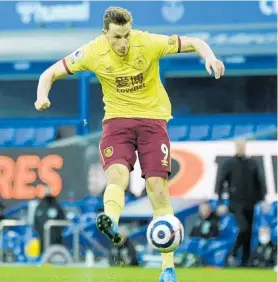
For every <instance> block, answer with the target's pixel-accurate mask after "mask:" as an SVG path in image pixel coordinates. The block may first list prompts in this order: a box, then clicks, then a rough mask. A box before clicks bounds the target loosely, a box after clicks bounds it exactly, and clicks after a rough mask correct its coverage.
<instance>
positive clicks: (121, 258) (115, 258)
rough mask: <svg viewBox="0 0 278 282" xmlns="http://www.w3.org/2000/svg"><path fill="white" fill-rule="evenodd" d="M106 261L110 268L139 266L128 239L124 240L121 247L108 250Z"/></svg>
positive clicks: (134, 251) (133, 248)
mask: <svg viewBox="0 0 278 282" xmlns="http://www.w3.org/2000/svg"><path fill="white" fill-rule="evenodd" d="M108 260H109V264H110V265H112V266H119V265H120V266H122V265H129V266H130V265H139V263H138V260H137V254H136V250H135V247H134V245H133V243H132V241H131V240H130V239H129V238H126V240H125V242H124V243H123V245H121V246H119V247H115V246H114V247H112V248H111V249H110V252H109V257H108Z"/></svg>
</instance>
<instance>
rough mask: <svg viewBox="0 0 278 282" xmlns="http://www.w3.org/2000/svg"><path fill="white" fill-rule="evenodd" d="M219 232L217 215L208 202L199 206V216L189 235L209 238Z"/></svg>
mask: <svg viewBox="0 0 278 282" xmlns="http://www.w3.org/2000/svg"><path fill="white" fill-rule="evenodd" d="M218 234H219V217H218V216H217V215H216V214H215V213H214V212H213V210H212V208H211V206H210V204H209V203H203V204H201V205H200V207H199V216H198V219H197V220H196V223H195V225H194V226H193V229H192V231H191V233H190V237H198V238H203V239H210V238H213V237H217V236H218Z"/></svg>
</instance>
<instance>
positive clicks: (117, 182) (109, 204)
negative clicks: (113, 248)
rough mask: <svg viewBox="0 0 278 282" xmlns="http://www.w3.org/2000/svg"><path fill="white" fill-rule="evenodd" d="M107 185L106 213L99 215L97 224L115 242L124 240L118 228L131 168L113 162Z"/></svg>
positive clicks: (105, 195)
mask: <svg viewBox="0 0 278 282" xmlns="http://www.w3.org/2000/svg"><path fill="white" fill-rule="evenodd" d="M106 175H107V187H106V189H105V192H104V197H103V202H104V213H101V214H99V215H98V217H97V226H98V228H99V230H100V231H101V232H102V233H104V234H105V235H106V236H107V237H108V238H109V239H110V240H111V241H112V243H113V244H115V245H118V244H121V242H122V236H121V234H120V231H119V228H118V222H119V218H120V215H121V212H122V210H123V208H124V204H125V202H124V199H125V189H126V187H127V185H128V181H129V170H128V168H127V167H126V166H125V165H122V164H112V165H111V166H109V167H108V168H107V170H106Z"/></svg>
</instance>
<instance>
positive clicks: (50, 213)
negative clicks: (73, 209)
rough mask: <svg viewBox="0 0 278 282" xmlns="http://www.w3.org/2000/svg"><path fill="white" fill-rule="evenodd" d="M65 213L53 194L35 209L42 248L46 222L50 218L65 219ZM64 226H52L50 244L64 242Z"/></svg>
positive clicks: (35, 225) (36, 225) (35, 223)
mask: <svg viewBox="0 0 278 282" xmlns="http://www.w3.org/2000/svg"><path fill="white" fill-rule="evenodd" d="M64 219H65V214H64V211H63V209H62V207H61V206H60V204H59V203H58V201H57V200H56V198H54V197H52V196H47V197H45V198H44V199H42V200H41V202H40V203H39V205H38V206H37V208H36V211H35V221H34V228H35V230H36V232H37V233H38V235H39V237H40V240H41V250H42V251H43V250H44V240H45V238H44V224H45V223H46V222H47V221H48V220H64ZM63 229H64V228H63V227H53V228H51V232H50V234H51V236H50V238H51V239H50V244H51V245H52V244H62V232H63Z"/></svg>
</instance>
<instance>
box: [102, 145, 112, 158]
mask: <svg viewBox="0 0 278 282" xmlns="http://www.w3.org/2000/svg"><path fill="white" fill-rule="evenodd" d="M112 155H113V147H112V146H110V147H107V148H105V149H104V156H105V157H107V158H110V157H112Z"/></svg>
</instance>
